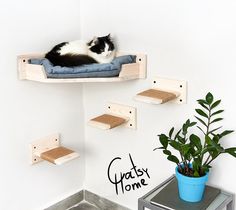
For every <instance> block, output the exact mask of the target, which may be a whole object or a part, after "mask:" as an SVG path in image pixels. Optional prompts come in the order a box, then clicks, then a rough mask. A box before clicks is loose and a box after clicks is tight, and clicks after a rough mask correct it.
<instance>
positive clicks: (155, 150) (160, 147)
mask: <svg viewBox="0 0 236 210" xmlns="http://www.w3.org/2000/svg"><path fill="white" fill-rule="evenodd" d="M158 149H165V148H164V147H157V148H155V149H153V151H156V150H158Z"/></svg>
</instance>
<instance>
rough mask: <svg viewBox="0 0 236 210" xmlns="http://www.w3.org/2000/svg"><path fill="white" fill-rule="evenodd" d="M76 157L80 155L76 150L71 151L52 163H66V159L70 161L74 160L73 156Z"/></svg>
mask: <svg viewBox="0 0 236 210" xmlns="http://www.w3.org/2000/svg"><path fill="white" fill-rule="evenodd" d="M78 157H80V155H79V154H78V153H77V152H72V153H70V154H68V155H65V156H63V157H60V158H57V159H55V160H54V163H55V164H56V165H62V164H64V163H66V162H68V161H71V160H74V159H75V158H78Z"/></svg>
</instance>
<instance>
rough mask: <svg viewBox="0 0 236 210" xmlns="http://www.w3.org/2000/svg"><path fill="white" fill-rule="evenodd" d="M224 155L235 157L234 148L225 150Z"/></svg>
mask: <svg viewBox="0 0 236 210" xmlns="http://www.w3.org/2000/svg"><path fill="white" fill-rule="evenodd" d="M225 153H228V154H230V155H232V156H234V157H236V147H231V148H227V149H225Z"/></svg>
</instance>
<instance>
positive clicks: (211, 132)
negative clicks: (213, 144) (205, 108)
mask: <svg viewBox="0 0 236 210" xmlns="http://www.w3.org/2000/svg"><path fill="white" fill-rule="evenodd" d="M221 128H222V126H220V127H218V128H215V129H213V130H211V131H209V132H208V133H209V134H213V133H214V132H215V131H217V130H219V129H221Z"/></svg>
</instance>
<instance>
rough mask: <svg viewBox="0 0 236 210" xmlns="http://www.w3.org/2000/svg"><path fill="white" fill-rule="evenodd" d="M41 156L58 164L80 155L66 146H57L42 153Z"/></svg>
mask: <svg viewBox="0 0 236 210" xmlns="http://www.w3.org/2000/svg"><path fill="white" fill-rule="evenodd" d="M40 157H41V158H42V159H44V160H47V161H49V162H51V163H54V164H56V165H61V164H63V163H65V162H67V161H70V160H72V159H75V158H77V157H79V154H78V153H76V152H74V151H73V150H70V149H67V148H65V147H57V148H54V149H51V150H48V151H46V152H43V153H41V154H40Z"/></svg>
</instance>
